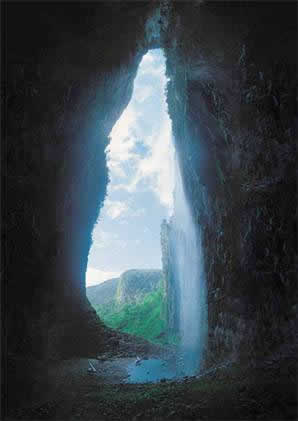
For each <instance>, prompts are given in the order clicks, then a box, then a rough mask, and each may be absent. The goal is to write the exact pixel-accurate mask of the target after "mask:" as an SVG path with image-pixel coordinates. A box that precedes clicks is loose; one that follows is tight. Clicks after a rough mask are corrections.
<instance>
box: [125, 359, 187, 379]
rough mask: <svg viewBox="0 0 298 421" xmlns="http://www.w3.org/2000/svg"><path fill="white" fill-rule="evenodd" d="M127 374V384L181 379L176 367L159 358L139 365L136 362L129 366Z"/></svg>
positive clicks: (141, 362)
mask: <svg viewBox="0 0 298 421" xmlns="http://www.w3.org/2000/svg"><path fill="white" fill-rule="evenodd" d="M127 372H128V378H127V380H126V382H127V383H148V382H158V381H160V380H162V379H165V380H171V379H175V378H177V377H180V375H179V373H178V372H177V368H176V366H175V365H172V364H170V363H169V362H167V361H164V360H161V359H157V358H150V359H148V360H141V361H139V362H138V363H137V364H136V362H135V361H134V362H133V363H131V364H129V365H128V367H127Z"/></svg>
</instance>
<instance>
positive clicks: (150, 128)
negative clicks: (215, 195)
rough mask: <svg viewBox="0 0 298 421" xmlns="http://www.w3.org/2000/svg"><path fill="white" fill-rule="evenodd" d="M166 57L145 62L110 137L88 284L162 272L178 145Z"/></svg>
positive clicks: (156, 53)
mask: <svg viewBox="0 0 298 421" xmlns="http://www.w3.org/2000/svg"><path fill="white" fill-rule="evenodd" d="M166 83H167V78H166V76H165V58H164V56H163V52H162V50H160V49H156V50H150V51H149V52H148V53H147V54H146V55H145V56H144V57H143V59H142V61H141V63H140V65H139V68H138V72H137V76H136V78H135V81H134V89H133V95H132V98H131V101H130V103H129V104H128V106H127V108H126V109H125V110H124V111H123V113H122V115H121V117H120V118H119V120H118V121H117V122H116V124H115V126H114V127H113V129H112V131H111V133H110V144H109V146H108V147H107V150H106V154H107V165H108V169H109V175H110V183H109V184H108V188H107V197H106V199H105V202H104V206H103V208H102V209H101V211H100V216H99V218H98V221H97V224H96V225H95V227H94V230H93V233H92V240H93V244H92V247H91V249H90V253H89V258H88V267H87V273H86V285H87V286H91V285H96V284H99V283H101V282H103V281H105V280H107V279H110V278H113V277H117V276H119V275H120V274H121V273H122V272H124V271H125V270H128V269H158V268H161V248H160V225H161V222H162V219H164V218H165V219H168V218H169V216H170V215H171V213H172V207H173V189H174V146H173V143H172V134H171V121H170V118H169V116H168V112H167V105H166V96H165V87H166Z"/></svg>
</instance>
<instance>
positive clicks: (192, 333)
mask: <svg viewBox="0 0 298 421" xmlns="http://www.w3.org/2000/svg"><path fill="white" fill-rule="evenodd" d="M171 225H172V229H171V234H170V243H171V249H172V253H173V256H174V262H172V263H173V264H174V267H173V273H174V284H175V288H176V292H177V297H178V300H177V301H178V307H179V310H178V318H179V326H178V329H179V336H180V362H181V364H182V373H183V374H184V375H192V374H195V373H196V372H197V371H198V370H199V367H200V360H201V356H202V350H203V346H204V341H205V334H206V326H207V321H206V286H205V277H204V269H203V256H202V246H201V235H200V229H199V227H198V226H196V225H195V224H194V221H193V217H192V214H191V211H190V208H189V206H188V203H187V200H186V197H185V192H184V187H183V181H182V177H181V171H180V167H179V163H178V160H177V157H176V159H175V190H174V212H173V216H172V223H171Z"/></svg>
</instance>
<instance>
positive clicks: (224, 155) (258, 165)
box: [164, 2, 297, 363]
mask: <svg viewBox="0 0 298 421" xmlns="http://www.w3.org/2000/svg"><path fill="white" fill-rule="evenodd" d="M295 11H296V5H294V4H289V3H286V4H281V3H280V4H279V3H274V4H272V8H271V5H270V17H269V15H268V6H267V5H265V4H264V3H252V4H247V5H245V4H243V3H236V2H231V3H229V2H204V3H202V4H194V3H183V4H182V3H174V4H173V7H172V9H171V11H170V18H169V25H170V26H169V30H168V32H167V34H166V35H165V40H164V42H165V45H166V56H167V71H168V76H169V77H170V79H171V81H170V82H169V84H168V104H169V112H170V116H171V119H172V122H173V131H174V136H175V143H176V149H177V150H178V155H179V159H180V163H181V168H182V172H183V180H184V185H185V190H186V193H187V197H188V201H189V203H190V206H191V208H192V213H193V217H194V219H195V221H196V222H197V224H198V225H200V226H201V229H202V236H203V250H204V254H205V271H206V278H207V279H206V281H207V288H208V331H209V338H208V349H207V354H206V356H205V357H206V359H207V363H210V362H212V361H217V360H219V359H223V358H240V357H245V356H249V357H250V358H258V357H259V356H262V355H264V354H265V353H266V352H269V351H271V350H272V349H274V347H275V346H277V345H280V344H281V343H292V342H293V340H294V336H295V332H297V284H296V276H295V273H296V272H297V258H296V256H297V255H296V252H297V250H296V239H295V238H296V222H295V217H296V179H295V130H296V126H295V124H296V123H297V116H296V114H295V105H296V98H295V92H296V88H295V87H296V86H297V75H296V63H295V60H296V53H295V51H297V49H296V41H295V39H296V38H295V33H296V32H295V31H296V17H295ZM171 265H172V266H173V262H171V257H170V259H169V261H168V263H167V267H169V266H171ZM167 271H168V269H167ZM168 272H169V271H168ZM168 288H169V290H170V293H169V295H174V294H175V292H174V291H173V288H174V289H175V285H173V284H172V283H171V277H169V283H168ZM175 311H176V309H175V308H172V309H170V313H171V312H174V314H171V315H170V318H171V319H174V318H175Z"/></svg>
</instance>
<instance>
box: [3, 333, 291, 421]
mask: <svg viewBox="0 0 298 421" xmlns="http://www.w3.org/2000/svg"><path fill="white" fill-rule="evenodd" d="M115 340H116V341H118V349H117V352H115V349H116V348H115V347H112V344H113V343H115ZM119 341H120V346H119ZM121 344H122V347H121ZM165 352H168V351H165V350H163V349H161V348H159V347H155V346H152V347H150V345H148V343H146V342H144V341H142V340H139V341H138V342H137V343H136V342H133V341H132V342H129V340H128V335H127V336H126V335H115V337H114V338H112V340H111V347H110V349H109V347H107V350H106V351H105V353H104V354H101V360H99V361H96V360H95V359H90V358H89V359H88V358H73V359H69V360H62V361H56V362H52V363H48V364H47V365H46V366H45V365H41V371H40V374H39V379H41V378H42V377H44V378H45V377H46V378H47V382H43V384H42V382H40V381H39V380H38V378H36V379H35V384H33V387H32V391H31V392H32V393H31V396H27V401H26V404H25V403H23V405H21V406H19V407H18V408H16V407H15V408H14V409H12V410H11V411H10V414H9V417H8V418H7V419H8V420H15V419H28V420H63V421H64V420H75V419H78V420H88V421H89V420H166V419H169V420H240V419H246V420H252V419H254V420H255V419H266V420H285V419H292V420H295V419H297V362H298V358H297V354H295V350H294V348H293V349H291V350H290V352H287V353H285V352H283V353H282V354H278V353H277V354H275V355H272V356H271V357H266V358H264V359H263V360H262V361H261V362H260V363H259V364H258V365H257V366H253V367H252V366H246V367H244V366H243V365H242V366H240V365H238V364H236V363H231V364H229V365H228V366H220V367H219V368H218V369H216V370H214V371H211V372H207V373H206V374H205V375H203V376H200V377H199V378H196V377H189V378H184V379H180V380H176V381H171V380H169V381H161V382H158V383H147V384H126V383H119V381H121V376H123V372H121V370H116V371H115V370H113V369H111V367H115V361H116V362H117V361H120V360H119V358H121V359H122V360H123V361H131V360H132V358H133V357H134V358H135V357H136V355H139V356H140V357H143V358H144V357H145V358H148V357H153V356H156V357H163V356H165ZM89 361H91V362H92V361H93V363H94V365H95V366H96V368H97V369H98V368H99V366H100V364H101V367H103V366H104V365H105V367H106V370H98V371H99V374H98V373H97V374H96V375H93V374H90V372H88V367H89ZM113 361H114V363H113ZM96 364H97V365H96ZM113 364H114V366H113ZM121 373H122V374H121ZM124 377H125V376H123V377H122V379H124ZM24 402H25V401H24Z"/></svg>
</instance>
